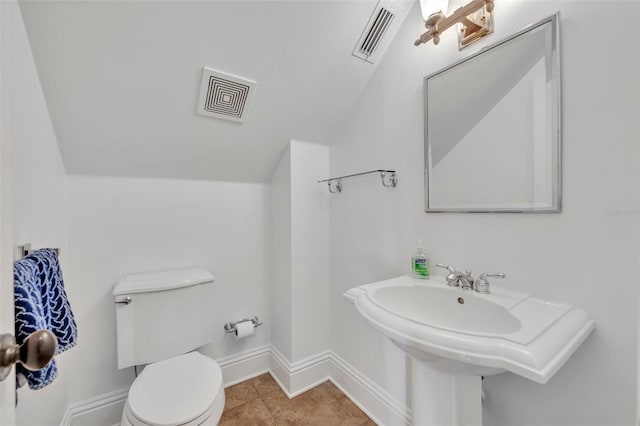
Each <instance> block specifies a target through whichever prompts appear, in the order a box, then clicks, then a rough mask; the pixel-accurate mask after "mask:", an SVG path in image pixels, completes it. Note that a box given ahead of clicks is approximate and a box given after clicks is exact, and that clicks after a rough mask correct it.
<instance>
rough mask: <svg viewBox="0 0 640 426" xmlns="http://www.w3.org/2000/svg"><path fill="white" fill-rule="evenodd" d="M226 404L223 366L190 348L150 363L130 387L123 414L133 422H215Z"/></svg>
mask: <svg viewBox="0 0 640 426" xmlns="http://www.w3.org/2000/svg"><path fill="white" fill-rule="evenodd" d="M223 407H224V388H223V384H222V371H221V370H220V367H219V366H218V364H217V363H216V362H215V361H213V360H212V359H211V358H209V357H206V356H204V355H202V354H200V353H199V352H191V353H188V354H185V355H180V356H177V357H174V358H170V359H167V360H163V361H160V362H157V363H154V364H149V365H148V366H147V367H146V368H145V369H144V370H143V371H142V373H140V375H139V376H138V377H137V378H136V380H135V381H134V382H133V384H132V385H131V388H130V389H129V396H128V399H127V403H126V406H125V410H124V413H123V417H126V419H127V420H128V422H129V423H130V424H131V425H134V426H170V425H181V426H191V425H194V426H195V425H202V424H209V423H211V424H216V423H217V421H218V420H219V418H220V415H221V414H222V409H223ZM210 417H211V418H212V420H213V422H208V421H207V419H208V418H210Z"/></svg>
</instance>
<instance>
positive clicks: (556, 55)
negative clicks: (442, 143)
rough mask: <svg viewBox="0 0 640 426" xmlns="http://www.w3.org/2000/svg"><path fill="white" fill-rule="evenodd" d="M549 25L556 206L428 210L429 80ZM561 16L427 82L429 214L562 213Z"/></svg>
mask: <svg viewBox="0 0 640 426" xmlns="http://www.w3.org/2000/svg"><path fill="white" fill-rule="evenodd" d="M547 23H551V28H552V31H553V40H552V54H551V58H552V64H551V66H552V73H553V76H554V78H553V79H552V80H553V85H552V97H553V99H552V105H553V108H554V109H555V111H553V112H552V114H551V116H552V119H553V120H554V121H553V126H554V127H555V128H554V129H553V136H554V137H555V139H556V140H555V141H554V143H555V145H556V150H557V155H556V163H557V164H555V165H554V168H555V170H556V176H555V179H554V189H555V190H554V195H553V200H552V202H553V205H552V207H550V208H545V209H535V208H531V209H521V208H514V209H492V208H481V209H468V208H431V207H430V206H429V191H430V186H429V184H430V182H429V137H428V86H427V84H428V80H429V79H430V78H432V77H435V76H437V75H439V74H441V73H443V72H445V71H447V70H449V69H451V68H453V67H456V66H458V65H460V64H463V63H465V62H467V61H470V60H472V59H473V58H475V57H476V56H478V55H482V54H484V53H486V52H488V51H490V50H492V49H494V48H496V47H498V46H501V45H503V44H505V43H507V42H509V41H511V40H513V39H515V38H517V37H519V36H520V35H522V34H524V33H527V32H529V31H531V30H534V29H536V28H538V27H540V26H542V25H545V24H547ZM560 57H561V56H560V12H557V13H555V14H554V15H551V16H549V17H547V18H545V19H542V20H541V21H539V22H536V23H534V24H531V25H528V26H526V27H525V28H523V29H522V30H520V31H518V32H516V33H515V34H513V35H511V36H509V37H507V38H505V39H503V40H501V41H499V42H497V43H494V44H492V45H490V46H486V47H484V48H482V49H481V50H479V51H478V52H476V53H474V54H472V55H471V56H468V57H466V58H463V59H461V60H459V61H456V62H455V63H453V64H451V65H448V66H447V67H445V68H443V69H441V70H439V71H437V72H435V73H433V74H430V75H428V76H426V77H425V78H424V148H425V150H424V164H425V166H424V182H425V191H424V194H425V212H427V213H536V214H539V213H560V212H561V211H562V91H561V89H562V73H561V66H560Z"/></svg>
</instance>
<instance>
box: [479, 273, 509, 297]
mask: <svg viewBox="0 0 640 426" xmlns="http://www.w3.org/2000/svg"><path fill="white" fill-rule="evenodd" d="M487 277H489V278H505V277H506V275H505V274H503V273H502V272H483V273H481V274H480V276H479V277H478V278H477V279H476V280H475V281H474V282H473V288H474V290H475V291H477V292H478V293H482V294H489V281H488V280H487Z"/></svg>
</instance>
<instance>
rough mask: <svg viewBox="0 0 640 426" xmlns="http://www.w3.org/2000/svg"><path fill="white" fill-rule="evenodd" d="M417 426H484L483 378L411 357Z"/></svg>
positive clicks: (414, 419) (415, 425) (414, 422)
mask: <svg viewBox="0 0 640 426" xmlns="http://www.w3.org/2000/svg"><path fill="white" fill-rule="evenodd" d="M411 368H412V370H413V371H412V385H411V386H412V387H411V390H412V413H413V414H412V417H413V422H412V423H413V425H414V426H481V425H482V378H481V377H480V376H471V375H462V374H456V373H455V372H454V371H453V369H445V368H440V366H438V368H437V369H436V368H435V367H434V364H433V363H430V362H426V361H423V360H420V359H417V358H413V357H411Z"/></svg>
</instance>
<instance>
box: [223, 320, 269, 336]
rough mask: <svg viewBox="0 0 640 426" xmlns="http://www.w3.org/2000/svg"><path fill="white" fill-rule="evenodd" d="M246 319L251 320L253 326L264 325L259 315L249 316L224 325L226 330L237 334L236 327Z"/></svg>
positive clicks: (228, 332)
mask: <svg viewBox="0 0 640 426" xmlns="http://www.w3.org/2000/svg"><path fill="white" fill-rule="evenodd" d="M245 321H251V323H252V324H253V328H257V327H260V326H261V325H262V321H260V319H259V318H258V317H253V318H251V319H249V318H243V319H241V320H239V321H236V322H228V323H226V324H225V325H224V331H225V333H227V334H235V332H236V327H237V326H238V324H240V323H241V322H245Z"/></svg>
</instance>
